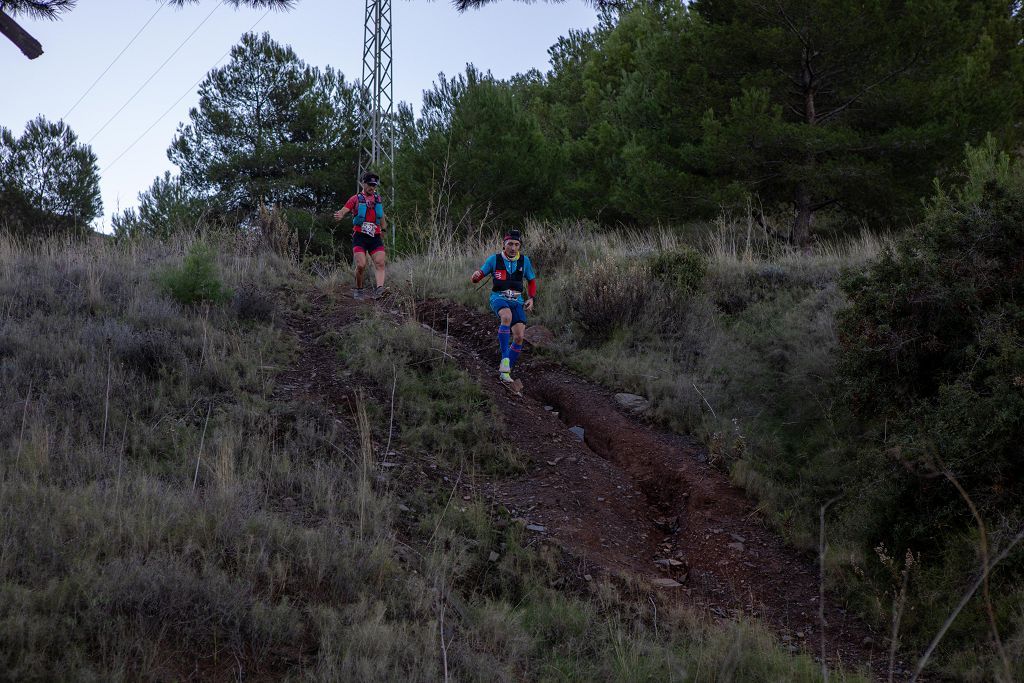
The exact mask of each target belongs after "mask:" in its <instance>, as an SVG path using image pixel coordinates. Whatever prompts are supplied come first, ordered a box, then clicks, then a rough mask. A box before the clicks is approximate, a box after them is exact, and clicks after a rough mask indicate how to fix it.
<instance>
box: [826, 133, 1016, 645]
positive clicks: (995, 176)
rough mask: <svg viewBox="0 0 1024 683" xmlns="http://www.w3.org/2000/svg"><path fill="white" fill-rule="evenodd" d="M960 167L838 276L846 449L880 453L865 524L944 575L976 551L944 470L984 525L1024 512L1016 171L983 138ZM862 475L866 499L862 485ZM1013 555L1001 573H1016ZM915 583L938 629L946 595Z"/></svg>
mask: <svg viewBox="0 0 1024 683" xmlns="http://www.w3.org/2000/svg"><path fill="white" fill-rule="evenodd" d="M968 171H969V177H968V181H967V184H966V186H965V188H964V189H963V190H961V191H959V192H957V193H955V196H949V195H946V194H943V193H941V192H940V194H939V196H938V198H937V199H936V200H935V202H934V203H933V204H932V206H931V207H930V208H929V211H928V214H927V217H926V219H925V220H924V221H923V222H922V223H921V224H920V225H919V226H917V227H915V228H913V229H912V230H910V231H909V232H908V233H906V234H905V235H903V236H902V237H901V238H900V239H899V240H898V241H897V242H896V243H895V244H894V245H893V246H892V247H890V248H887V249H886V250H885V252H884V253H883V254H882V256H881V257H880V258H879V259H878V260H877V261H876V262H875V263H873V264H872V265H871V266H870V268H868V269H867V270H866V271H865V272H860V273H856V274H853V275H849V276H847V277H846V278H845V280H844V283H843V288H844V289H845V291H846V293H847V295H848V296H849V298H850V302H851V306H850V307H849V308H848V309H847V310H846V311H845V312H844V313H843V314H842V315H841V316H840V325H839V331H840V343H841V347H842V354H841V362H840V378H841V380H842V389H843V391H844V392H845V399H846V400H845V401H844V403H845V404H846V405H849V406H850V407H851V408H852V413H853V414H852V416H851V417H852V418H853V419H854V420H855V424H856V427H857V431H856V433H852V434H851V436H853V437H855V438H857V439H858V440H859V442H860V444H861V445H860V446H859V450H858V451H857V454H856V457H857V458H858V459H859V460H861V461H862V462H864V463H868V462H871V461H873V462H876V463H880V464H881V463H884V462H886V461H888V463H889V467H888V469H889V472H888V473H887V475H886V480H887V485H888V486H889V487H890V488H891V491H890V493H889V497H888V500H887V501H886V505H884V506H883V508H882V509H881V511H880V513H879V516H878V517H876V518H875V519H873V520H871V522H872V524H873V526H874V531H873V532H872V533H876V534H877V535H878V536H881V537H882V538H884V539H885V540H886V542H887V543H889V544H890V547H893V548H911V549H913V550H915V551H921V552H922V553H923V565H924V569H925V571H930V570H931V569H933V568H941V571H939V570H937V571H939V573H943V572H944V573H945V575H946V576H951V575H952V576H956V575H958V574H959V575H962V572H965V571H968V570H969V567H970V563H968V564H967V566H964V564H963V563H962V562H961V563H953V562H951V561H950V558H952V557H956V556H958V555H959V556H969V555H972V554H973V553H974V549H973V547H970V546H971V544H972V541H971V539H972V538H973V536H972V534H973V532H974V530H975V525H976V522H975V519H974V518H973V516H972V514H971V511H970V509H969V508H968V505H967V504H966V502H965V501H964V500H963V498H962V496H961V495H960V492H958V490H957V488H956V487H954V485H953V484H952V483H951V482H950V481H948V480H947V476H946V475H950V476H954V477H955V478H956V479H957V480H958V482H959V484H960V485H961V486H962V487H963V490H964V491H965V492H966V493H967V495H969V496H970V497H971V499H972V500H973V504H974V505H975V506H976V507H977V509H978V511H979V513H980V515H981V517H982V518H983V519H985V520H987V522H988V524H989V525H990V533H992V534H993V535H1001V534H1002V533H1003V532H1002V531H997V530H996V527H997V526H1006V527H1009V528H1013V527H1014V525H1017V524H1019V523H1020V519H1021V517H1022V516H1024V459H1022V458H1021V443H1022V442H1024V168H1022V164H1021V163H1020V162H1018V163H1017V164H1016V165H1014V164H1011V163H1009V159H1007V158H1006V157H1005V155H998V154H996V153H995V151H994V150H993V149H991V147H990V148H988V149H982V150H975V151H972V152H969V154H968ZM882 466H883V467H884V465H882ZM865 476H866V477H868V478H869V477H870V476H871V475H865ZM859 485H860V488H861V489H863V490H864V491H865V494H864V496H870V495H871V494H870V493H868V489H870V488H871V487H872V485H871V482H870V481H867V479H865V480H864V481H861V482H859ZM965 544H966V545H967V546H968V548H967V549H966V550H965V548H964V547H963V546H964V545H965ZM1011 562H1013V564H1012V565H1010V566H1008V567H1006V568H1002V570H1001V573H1000V574H999V580H1000V582H1003V581H1005V582H1011V581H1014V580H1018V579H1019V576H1020V572H1021V562H1020V560H1019V559H1018V560H1016V561H1014V560H1012V559H1011ZM1015 577H1017V578H1015ZM915 590H918V591H920V592H921V593H920V596H919V601H920V602H921V603H922V604H927V605H930V607H929V609H930V611H929V612H927V614H926V615H925V616H927V618H928V619H929V620H931V621H935V622H936V628H937V624H938V623H939V622H940V621H941V619H942V617H943V616H944V614H946V613H948V611H949V609H950V608H951V606H952V601H953V600H955V598H956V597H957V596H956V591H953V592H950V591H945V593H944V594H943V595H941V596H937V595H935V594H934V591H933V594H931V595H929V594H928V593H927V591H928V586H926V585H924V584H922V585H921V586H919V587H918V588H917V589H915ZM956 590H959V589H956ZM1005 590H1007V592H1008V591H1009V589H1008V588H1005ZM996 593H997V591H996V590H995V589H994V590H993V595H995V594H996ZM972 609H973V610H974V611H975V612H978V611H979V610H981V607H980V606H978V605H976V604H975V605H973V606H972ZM922 618H923V617H922ZM980 619H981V617H980V616H979V613H973V614H972V613H971V611H970V610H969V611H968V612H967V613H965V614H964V615H963V617H962V618H961V619H959V620H958V624H957V626H956V627H955V628H954V629H953V631H951V636H952V637H953V638H954V639H956V640H960V642H968V641H969V640H970V639H971V638H974V637H976V634H973V635H972V634H971V633H970V632H969V630H968V629H969V624H970V623H972V620H973V621H975V622H979V623H980Z"/></svg>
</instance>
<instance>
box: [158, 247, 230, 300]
mask: <svg viewBox="0 0 1024 683" xmlns="http://www.w3.org/2000/svg"><path fill="white" fill-rule="evenodd" d="M159 282H160V286H161V287H163V288H164V290H165V291H166V292H167V293H168V294H170V295H171V296H172V297H173V298H174V299H175V300H176V301H178V302H179V303H182V304H186V305H189V304H195V303H199V302H203V301H206V302H210V303H214V304H218V303H222V302H224V301H227V300H228V299H229V298H230V297H231V292H230V291H229V290H228V288H227V287H225V286H224V283H223V282H221V280H220V276H219V275H218V274H217V262H216V261H215V259H214V254H213V251H212V249H211V248H210V247H209V246H208V245H207V244H205V243H203V242H195V243H194V244H193V245H192V247H191V248H190V249H189V251H188V254H187V255H186V256H185V260H184V262H183V263H182V265H181V267H180V268H168V269H167V270H165V271H164V272H163V273H162V274H161V275H160V277H159Z"/></svg>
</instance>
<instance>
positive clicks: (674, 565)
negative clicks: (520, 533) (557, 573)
mask: <svg viewBox="0 0 1024 683" xmlns="http://www.w3.org/2000/svg"><path fill="white" fill-rule="evenodd" d="M416 316H417V318H418V319H419V320H420V321H421V322H423V323H425V324H427V325H429V326H430V327H431V328H433V329H434V330H435V331H437V332H438V333H440V334H445V333H447V334H448V335H449V340H448V343H449V345H450V349H451V351H452V355H453V356H454V357H455V358H458V359H460V363H461V364H462V365H463V366H464V367H465V368H466V369H467V370H469V371H470V372H471V373H472V374H473V375H474V376H475V377H476V378H477V379H478V380H479V381H480V382H481V384H483V385H484V386H487V385H491V386H493V387H494V391H492V392H491V394H492V396H493V398H494V400H495V402H496V403H497V404H498V406H499V408H500V410H501V412H502V414H503V415H504V416H505V418H506V425H508V426H509V427H510V434H509V436H510V437H511V438H514V439H515V440H516V441H517V443H518V444H519V446H520V448H521V450H522V451H523V452H524V453H527V454H529V457H530V458H531V462H530V464H529V466H528V468H527V471H526V473H525V474H523V475H522V476H520V477H517V478H514V479H506V480H497V481H493V482H490V483H489V484H488V486H487V488H488V493H489V494H490V495H491V496H492V498H493V499H495V500H496V501H498V502H500V503H502V504H504V505H506V506H507V507H508V508H509V510H510V511H511V512H512V513H513V514H514V515H516V516H518V517H520V518H522V519H523V520H524V521H525V522H527V523H528V524H531V525H536V526H540V527H544V531H543V532H540V533H543V534H545V535H547V536H548V537H550V538H551V539H552V540H554V541H555V542H557V543H558V544H559V545H561V546H562V547H563V548H564V549H565V550H566V551H568V552H569V553H571V554H573V555H575V556H577V557H579V558H581V559H585V560H587V561H589V562H590V563H593V564H596V565H599V566H601V567H603V568H605V569H607V570H609V571H618V572H622V571H626V572H630V573H632V574H635V575H639V576H641V577H644V578H647V579H649V580H651V581H652V582H654V584H655V585H659V584H662V585H665V588H664V589H665V590H666V591H670V592H673V593H675V594H677V595H678V597H679V599H680V600H683V601H685V602H687V603H689V604H691V605H693V606H695V607H698V608H701V609H703V610H706V611H708V612H710V613H711V614H713V615H715V616H717V617H719V618H735V617H738V616H740V615H747V616H751V617H756V618H758V619H761V620H763V621H765V622H767V623H768V624H769V625H770V626H771V627H772V628H773V629H774V630H776V631H777V632H778V633H779V635H780V637H781V638H782V639H783V641H784V642H787V643H789V644H790V646H791V649H794V650H797V649H806V650H809V651H813V652H815V653H816V654H818V655H819V656H820V655H821V654H822V653H821V652H820V650H821V647H820V631H819V625H820V620H819V604H818V600H819V597H818V596H819V580H818V568H817V562H816V560H817V558H816V557H814V556H811V555H808V554H806V553H801V552H799V551H797V550H795V549H793V548H792V547H789V546H787V545H786V544H785V543H784V542H783V541H782V539H781V538H779V536H778V535H777V534H775V533H774V532H772V531H771V530H769V529H768V528H766V526H765V525H764V524H763V523H762V521H761V520H760V519H759V518H758V516H757V514H756V510H755V507H754V504H753V503H752V501H750V500H749V499H748V498H747V497H746V495H745V494H744V493H743V492H742V491H741V490H740V489H738V488H737V487H735V486H733V485H732V484H731V483H730V482H729V480H728V477H727V476H726V475H725V474H724V473H722V472H721V471H719V470H717V469H715V468H714V467H712V466H711V465H709V464H707V463H706V462H705V461H706V457H705V452H704V449H703V448H702V447H701V446H700V445H699V444H697V443H696V442H694V441H693V440H692V439H688V438H686V437H683V436H679V435H677V434H673V433H670V432H667V431H665V430H662V429H658V428H656V427H654V426H652V425H650V424H647V423H645V422H644V421H642V420H641V419H639V418H638V417H636V416H634V415H632V414H630V413H629V412H628V411H626V410H624V409H623V408H621V407H620V406H619V405H618V404H617V403H616V401H615V399H614V395H613V393H612V392H610V391H608V390H607V389H605V388H603V387H600V386H598V385H596V384H594V383H592V382H590V381H588V380H586V379H583V378H581V377H579V376H577V375H575V374H573V373H572V372H570V371H568V370H567V369H565V368H564V367H562V366H560V365H558V364H557V363H554V362H552V361H550V360H547V359H543V358H535V357H534V358H531V355H532V354H531V350H532V349H531V346H530V344H529V338H530V336H529V335H527V344H526V348H525V350H524V353H523V357H522V359H521V361H520V364H519V365H518V366H517V368H516V372H515V373H514V374H515V375H516V377H517V378H520V379H522V381H523V383H524V391H523V394H524V395H516V394H514V393H512V392H510V391H507V390H505V389H503V388H501V387H500V386H499V384H500V382H499V380H498V379H497V374H496V368H497V360H498V355H497V342H496V339H495V324H494V319H493V317H492V316H490V315H487V314H484V313H479V312H476V311H473V310H470V309H468V308H466V307H464V306H461V305H458V304H454V303H451V302H447V301H431V302H427V303H422V304H420V305H419V307H418V309H417V311H416ZM570 426H579V427H582V428H583V430H584V440H583V442H580V441H579V440H578V437H576V435H575V434H573V433H572V432H570V431H569V429H568V428H569V427H570ZM667 579H671V580H673V581H675V583H677V584H680V585H678V586H673V585H671V581H667ZM825 623H826V647H825V649H826V652H825V656H826V657H827V658H828V659H829V660H830V661H833V662H844V663H846V664H854V665H859V666H867V667H869V668H871V669H872V670H873V671H874V672H876V675H877V673H878V672H879V671H880V670H881V668H882V667H884V666H885V665H886V663H887V662H886V661H885V659H886V655H885V653H884V652H880V651H875V650H874V649H873V648H872V646H871V643H872V642H874V641H877V640H879V639H878V638H877V636H874V634H872V633H871V632H870V631H869V630H868V629H867V627H866V626H865V625H864V624H863V622H861V621H860V620H859V619H857V618H856V617H854V616H853V615H852V614H850V613H848V612H847V611H846V610H844V609H842V608H841V607H840V606H839V604H838V603H837V601H836V600H835V599H834V598H833V599H830V597H829V596H828V595H826V599H825Z"/></svg>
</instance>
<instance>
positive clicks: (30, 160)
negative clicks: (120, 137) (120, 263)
mask: <svg viewBox="0 0 1024 683" xmlns="http://www.w3.org/2000/svg"><path fill="white" fill-rule="evenodd" d="M102 211H103V203H102V201H101V200H100V177H99V169H98V168H97V166H96V155H95V154H94V153H93V151H92V148H91V147H89V145H86V144H83V143H80V142H79V141H78V136H77V135H75V133H74V131H72V130H71V128H69V127H68V126H67V125H66V124H65V123H64V122H63V121H57V122H55V123H54V122H51V121H48V120H47V119H46V118H45V117H43V116H38V117H36V118H35V119H33V120H32V121H29V122H28V124H27V125H26V126H25V131H24V133H22V135H21V136H20V137H15V136H14V134H13V133H12V132H11V131H9V130H7V129H6V128H2V127H0V228H5V229H6V230H7V231H9V232H12V233H15V234H20V235H30V236H34V237H42V236H46V235H51V234H67V233H71V234H83V233H84V232H86V231H87V230H88V227H89V223H91V222H92V221H93V219H95V218H97V217H98V216H99V215H100V214H101V213H102Z"/></svg>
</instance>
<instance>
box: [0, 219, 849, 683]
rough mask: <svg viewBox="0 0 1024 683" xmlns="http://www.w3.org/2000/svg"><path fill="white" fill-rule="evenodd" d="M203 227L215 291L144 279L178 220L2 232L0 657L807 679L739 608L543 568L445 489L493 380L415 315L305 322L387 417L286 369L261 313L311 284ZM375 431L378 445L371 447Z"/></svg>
mask: <svg viewBox="0 0 1024 683" xmlns="http://www.w3.org/2000/svg"><path fill="white" fill-rule="evenodd" d="M203 244H204V245H205V246H204V247H202V249H205V250H206V252H205V253H206V255H207V256H208V257H209V258H210V259H211V260H212V262H213V263H212V266H213V268H212V270H211V271H210V273H212V274H214V275H215V276H216V277H217V279H218V280H219V281H222V282H223V285H224V286H225V287H227V288H230V289H231V290H233V292H234V295H233V297H232V299H231V300H230V301H225V302H223V303H216V302H212V301H208V302H207V303H206V304H205V305H202V306H191V305H183V304H181V303H179V302H177V301H176V300H175V299H174V298H173V297H172V296H170V294H169V293H165V290H163V289H162V288H161V287H160V286H158V284H157V282H156V277H155V275H156V273H159V272H161V271H162V270H164V269H166V268H169V267H173V264H175V263H176V262H179V260H180V259H181V258H182V257H183V256H184V255H185V254H187V253H190V252H191V253H193V254H194V253H196V249H197V247H195V246H194V244H190V243H173V244H162V243H148V242H137V243H132V244H121V245H114V244H110V243H103V242H97V243H93V244H82V243H62V242H46V243H37V244H34V245H24V244H19V243H17V242H14V241H11V240H9V239H6V240H4V241H2V242H0V263H2V267H3V268H4V272H5V273H8V274H9V275H10V276H9V277H7V278H5V279H4V280H3V282H0V316H2V318H0V373H2V382H0V392H3V393H2V400H3V402H4V404H5V405H7V406H8V407H9V409H8V410H7V411H6V412H5V413H4V416H3V417H2V418H0V439H2V443H3V450H4V452H5V454H6V455H5V457H4V458H3V460H2V469H0V510H2V512H0V514H2V524H0V667H2V669H3V671H4V672H5V677H8V678H12V679H40V678H44V679H45V678H57V677H60V678H66V677H71V678H79V679H88V678H94V679H104V680H119V679H137V678H164V679H176V678H201V679H216V680H222V679H224V678H228V677H236V676H237V677H242V676H244V677H274V678H284V677H310V678H316V679H324V680H395V679H396V678H400V679H403V680H438V679H442V678H444V677H445V676H446V675H448V676H450V677H452V678H457V679H461V680H487V681H492V680H565V679H569V680H607V679H620V680H627V679H628V680H639V679H646V678H658V679H667V680H708V679H714V680H764V681H770V680H780V679H786V680H805V681H811V680H817V679H818V677H819V676H820V668H819V666H818V665H817V664H815V663H814V662H813V661H811V660H810V659H809V658H807V657H804V656H793V655H790V654H789V653H788V652H786V651H785V650H784V649H783V648H781V647H780V646H778V645H777V644H776V643H775V642H774V640H773V638H772V637H771V636H770V635H768V634H767V633H766V631H764V629H763V628H761V627H759V626H758V625H757V624H753V623H742V622H740V623H734V624H723V625H716V624H713V623H711V622H707V621H705V620H704V618H702V617H701V616H699V615H697V614H694V613H692V612H690V611H688V610H687V609H685V608H683V607H681V606H679V605H670V604H668V603H667V602H664V601H661V600H659V599H658V597H657V595H656V594H653V593H651V592H650V591H649V590H648V589H647V588H645V587H644V586H642V585H634V584H632V583H630V582H628V581H625V582H624V581H611V580H606V579H601V580H595V581H594V582H593V583H586V582H584V581H582V580H581V579H578V578H576V579H571V580H570V581H568V582H567V581H566V572H565V570H564V567H563V564H562V563H563V559H562V558H561V556H560V555H559V553H558V552H556V551H555V550H554V549H553V548H552V547H548V546H543V545H542V546H537V545H536V544H531V543H527V541H526V539H525V538H524V536H523V531H522V529H521V527H519V526H518V525H517V524H515V523H511V522H510V521H509V520H507V519H505V518H504V517H503V516H502V514H501V512H500V510H493V509H490V508H488V507H487V506H486V505H485V504H484V503H483V501H482V500H481V499H480V498H479V497H477V496H476V495H475V494H474V495H473V496H472V497H471V499H470V500H468V501H467V500H464V499H463V497H462V496H461V495H460V496H459V497H457V498H456V500H455V501H454V503H453V501H452V497H453V496H452V493H453V490H452V486H453V483H454V482H455V481H456V480H457V476H458V475H457V473H458V472H459V471H462V472H464V476H465V478H466V480H467V481H468V480H470V478H471V473H472V472H475V471H479V472H483V471H487V470H492V471H499V472H502V471H508V470H509V468H513V469H514V468H515V467H516V466H517V462H518V460H517V458H518V454H517V453H515V452H514V451H511V450H509V451H504V450H502V449H494V448H493V447H492V446H489V445H488V444H493V442H494V438H493V437H494V436H495V434H496V433H497V431H496V430H499V429H500V426H501V425H500V421H496V420H494V414H493V406H491V405H490V404H489V402H488V400H487V399H486V397H485V396H483V395H482V394H481V393H480V392H479V389H478V388H476V387H474V386H472V385H471V383H469V382H468V379H467V377H466V376H465V374H464V373H462V372H461V371H459V370H457V369H456V368H454V367H453V366H452V365H451V364H448V363H445V362H444V357H443V350H444V349H443V346H441V347H439V343H441V342H440V341H439V340H438V339H437V338H436V337H435V336H434V335H432V334H430V333H429V332H427V331H426V330H424V329H422V328H421V327H419V326H416V325H414V324H408V323H407V324H396V323H395V322H393V321H391V320H390V319H388V318H381V317H373V316H371V317H370V318H369V319H367V320H365V321H363V322H360V323H357V324H356V325H355V326H353V327H352V328H351V329H347V330H336V331H333V334H334V335H335V336H330V335H327V336H325V337H324V338H323V340H322V341H324V342H325V343H329V344H332V345H333V346H334V348H336V349H337V350H338V352H339V353H340V354H341V356H340V359H341V360H340V363H342V365H341V367H349V368H350V370H347V371H346V372H350V373H352V375H351V376H357V377H358V376H361V377H362V378H363V380H362V381H368V382H369V383H368V384H366V385H365V388H366V390H367V391H368V392H370V393H369V394H368V396H369V395H370V394H373V392H379V393H380V394H381V395H384V396H388V395H389V392H390V390H391V389H392V388H394V391H395V397H396V398H395V414H394V415H395V417H396V418H397V419H396V420H395V422H394V424H393V425H392V423H391V417H392V413H391V412H390V406H388V405H387V404H386V403H385V402H379V403H380V404H379V405H376V407H374V402H373V401H372V400H370V399H369V398H368V399H367V400H365V401H363V402H360V403H357V405H356V408H355V411H354V414H350V413H349V412H348V410H347V409H346V408H342V407H340V406H338V405H333V404H331V403H330V402H329V401H327V400H326V398H323V399H321V398H319V397H316V396H312V397H308V398H301V397H296V396H293V395H291V394H289V393H288V392H287V391H285V390H283V389H282V388H281V387H280V386H278V381H277V379H276V378H277V377H278V376H279V374H280V373H281V372H282V371H283V370H284V369H285V368H287V367H288V366H289V364H290V363H291V362H292V361H291V359H292V358H294V357H295V356H296V353H297V350H296V346H295V345H296V344H297V343H298V340H297V339H296V338H295V337H292V336H291V335H290V334H288V333H287V331H286V327H285V325H284V323H283V320H284V315H285V313H286V312H288V311H290V310H293V309H295V310H307V311H309V310H310V309H309V307H310V306H311V304H310V300H311V299H313V298H316V299H318V300H322V299H324V297H325V296H326V298H327V300H328V301H330V289H329V285H327V284H325V285H324V288H323V290H322V291H317V290H316V287H317V285H316V283H315V282H314V281H313V279H312V278H311V277H310V276H308V275H304V274H302V273H301V271H298V270H296V269H295V268H294V267H293V266H292V265H290V264H289V263H288V262H286V261H283V260H281V259H280V258H279V257H277V256H273V255H269V254H268V253H263V252H256V253H252V252H247V251H245V250H240V249H239V248H238V247H237V243H236V241H235V240H233V239H232V240H229V241H225V240H223V239H221V238H220V237H218V236H217V234H215V233H214V234H209V235H207V236H205V238H204V241H203ZM208 274H209V273H208ZM325 282H327V281H325ZM327 332H331V331H330V330H327V331H325V334H326V333H327ZM370 337H372V338H373V339H374V340H376V341H377V342H379V347H378V348H379V354H375V355H374V361H375V362H374V363H366V362H364V361H365V354H367V353H370V350H369V346H368V345H367V343H366V341H367V339H368V338H370ZM438 351H441V352H442V354H441V357H440V358H439V359H438V358H436V357H435V354H437V352H438ZM423 360H430V361H434V362H421V361H423ZM367 369H371V370H372V369H375V370H372V371H371V372H370V373H369V375H367V374H365V371H366V370H367ZM317 370H318V371H322V372H329V371H331V370H332V368H317ZM339 376H340V375H339ZM392 427H393V428H394V429H393V433H392V431H391V428H392ZM391 436H393V442H391V445H392V446H393V448H394V449H396V450H397V451H400V452H401V453H402V459H403V464H402V468H400V469H398V470H393V469H390V468H384V467H380V466H379V462H380V461H381V460H382V459H384V458H385V457H391V458H394V457H395V456H394V455H388V454H386V453H385V448H386V446H387V445H388V444H389V438H390V437H391ZM446 478H447V480H446ZM492 552H493V553H495V554H496V555H497V556H498V559H497V560H496V561H492ZM652 599H653V600H654V602H653V603H652V602H651V600H652ZM837 675H841V672H837Z"/></svg>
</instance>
